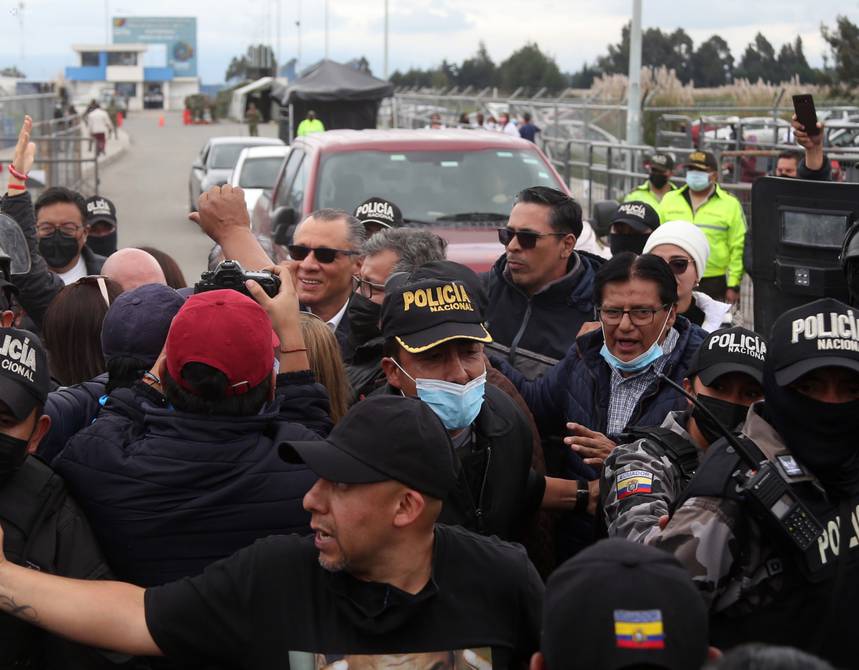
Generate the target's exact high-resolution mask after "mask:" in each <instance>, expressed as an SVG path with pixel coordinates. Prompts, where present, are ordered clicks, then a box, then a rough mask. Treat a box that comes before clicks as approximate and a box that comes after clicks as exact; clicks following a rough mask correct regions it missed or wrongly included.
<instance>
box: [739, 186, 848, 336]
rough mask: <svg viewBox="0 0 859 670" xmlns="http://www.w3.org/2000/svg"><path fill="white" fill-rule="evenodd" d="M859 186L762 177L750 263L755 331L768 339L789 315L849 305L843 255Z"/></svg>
mask: <svg viewBox="0 0 859 670" xmlns="http://www.w3.org/2000/svg"><path fill="white" fill-rule="evenodd" d="M857 206H859V184H847V183H835V182H824V181H806V180H801V179H785V178H779V177H763V178H761V179H759V180H758V181H756V182H755V185H754V186H753V187H752V216H751V221H752V223H751V227H750V230H749V231H748V233H747V234H748V235H750V236H751V245H750V249H751V252H752V253H751V257H750V258H748V259H747V260H748V261H749V265H750V267H749V266H747V267H746V272H748V273H749V275H750V276H751V278H752V282H753V283H754V316H755V324H754V326H755V330H756V331H757V332H759V333H768V332H769V330H770V327H771V326H772V323H773V321H775V320H776V318H778V316H779V315H780V314H782V313H783V312H784V311H785V310H788V309H791V308H793V307H798V306H799V305H803V304H805V303H807V302H811V301H812V300H816V299H817V298H823V297H829V298H837V299H838V300H842V301H844V302H847V300H848V296H847V282H846V281H845V279H844V274H843V272H842V271H841V267H840V265H839V263H838V254H839V252H840V250H841V243H842V241H843V239H844V234H845V233H846V232H847V227H848V224H847V222H848V217H849V216H850V213H851V212H852V211H853V210H854V209H856V208H857Z"/></svg>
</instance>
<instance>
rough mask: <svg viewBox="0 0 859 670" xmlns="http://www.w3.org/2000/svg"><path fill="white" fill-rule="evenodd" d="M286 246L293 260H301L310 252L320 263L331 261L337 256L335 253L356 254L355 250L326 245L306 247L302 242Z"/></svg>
mask: <svg viewBox="0 0 859 670" xmlns="http://www.w3.org/2000/svg"><path fill="white" fill-rule="evenodd" d="M286 248H287V249H288V250H289V255H290V257H291V258H292V259H293V260H296V261H303V260H304V259H305V258H307V257H308V256H309V255H310V252H311V251H312V252H313V255H314V256H315V257H316V260H317V261H319V262H320V263H324V264H326V265H327V264H328V263H333V262H334V259H336V258H337V254H343V255H345V256H356V255H358V252H357V251H350V250H348V249H329V248H328V247H306V246H304V245H303V244H288V245H287V246H286Z"/></svg>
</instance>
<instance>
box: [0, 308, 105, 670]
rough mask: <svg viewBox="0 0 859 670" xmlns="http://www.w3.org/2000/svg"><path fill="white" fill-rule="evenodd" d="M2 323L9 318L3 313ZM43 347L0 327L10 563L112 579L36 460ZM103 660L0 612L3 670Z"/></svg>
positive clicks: (0, 455) (3, 503) (42, 418)
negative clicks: (6, 669)
mask: <svg viewBox="0 0 859 670" xmlns="http://www.w3.org/2000/svg"><path fill="white" fill-rule="evenodd" d="M3 321H4V325H5V324H8V321H9V319H8V313H4V317H3ZM50 381H51V378H50V373H49V371H48V361H47V356H46V354H45V349H44V348H43V347H42V345H41V343H40V342H39V340H38V338H37V337H36V336H35V335H33V334H32V333H30V332H28V331H25V330H19V329H17V328H8V327H2V328H0V523H2V526H3V530H4V533H5V538H4V541H3V551H4V552H5V554H6V557H7V558H8V559H9V560H10V561H12V562H13V563H17V564H19V565H24V566H27V567H30V568H32V569H33V570H38V571H41V572H48V573H52V574H56V575H62V576H65V577H77V578H83V579H108V578H110V574H109V570H108V567H107V565H106V564H105V562H104V559H103V558H102V555H101V552H100V551H99V548H98V546H97V544H96V541H95V539H94V537H93V534H92V531H91V530H90V527H89V525H88V524H87V522H86V519H85V518H84V517H83V514H82V513H81V511H80V510H79V509H78V507H77V505H76V504H75V503H74V502H73V501H72V499H71V498H70V497H68V494H67V492H66V487H65V485H64V484H63V481H62V479H60V477H59V475H56V474H54V472H53V470H51V469H50V468H49V467H48V466H47V465H45V464H44V463H43V462H42V461H40V460H39V459H38V458H37V457H36V456H32V455H31V454H33V453H34V452H35V451H36V448H37V447H38V446H39V442H40V441H41V440H42V438H43V437H44V436H45V433H47V432H48V429H49V428H50V425H51V420H50V419H49V418H48V416H47V415H45V414H43V413H42V409H43V407H44V405H45V401H46V399H47V396H48V389H49V387H50ZM102 664H105V665H106V666H108V665H109V663H108V661H107V660H106V659H105V658H104V657H102V656H101V655H99V654H97V653H96V652H94V651H91V650H87V649H84V648H82V647H78V646H77V645H72V644H70V643H67V642H65V641H63V640H61V639H59V638H57V637H54V636H52V635H49V634H48V633H46V632H44V631H42V630H41V629H39V628H35V627H33V626H31V625H29V623H25V622H24V621H22V620H21V619H15V618H13V617H11V616H9V615H8V614H2V615H0V667H4V668H8V667H22V668H26V667H32V668H54V667H58V668H59V667H62V668H85V667H88V668H91V667H98V666H100V665H102Z"/></svg>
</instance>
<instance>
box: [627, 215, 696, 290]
mask: <svg viewBox="0 0 859 670" xmlns="http://www.w3.org/2000/svg"><path fill="white" fill-rule="evenodd" d="M660 244H674V245H676V246H678V247H680V248H681V249H683V251H685V252H686V253H687V254H689V255H690V256H691V257H692V260H693V261H694V262H695V269H696V270H697V271H698V279H700V278H701V277H702V276H703V275H704V268H705V267H707V259H708V258H709V257H710V243H709V242H708V241H707V236H706V235H705V234H704V233H703V232H701V229H700V228H698V226H696V225H695V224H694V223H689V222H688V221H666V222H665V223H663V224H662V225H661V226H659V228H657V229H656V230H654V231H653V232H652V233H650V236H649V237H648V238H647V242H645V243H644V252H643V253H645V254H646V253H649V252H650V250H651V249H653V248H654V247H658V246H659V245H660Z"/></svg>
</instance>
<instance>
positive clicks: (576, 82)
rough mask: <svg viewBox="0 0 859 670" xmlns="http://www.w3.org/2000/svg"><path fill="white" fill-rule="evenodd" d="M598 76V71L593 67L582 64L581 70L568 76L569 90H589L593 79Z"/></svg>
mask: <svg viewBox="0 0 859 670" xmlns="http://www.w3.org/2000/svg"><path fill="white" fill-rule="evenodd" d="M599 75H600V71H599V69H597V67H596V66H595V65H588V64H587V63H582V69H581V70H579V71H578V72H574V73H573V74H571V75H570V77H569V78H570V87H571V88H590V87H591V86H592V85H593V83H594V79H596V78H597V77H598V76H599Z"/></svg>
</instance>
